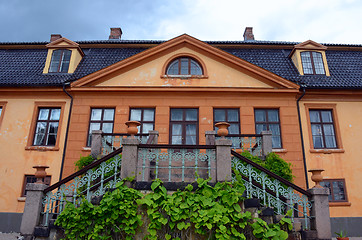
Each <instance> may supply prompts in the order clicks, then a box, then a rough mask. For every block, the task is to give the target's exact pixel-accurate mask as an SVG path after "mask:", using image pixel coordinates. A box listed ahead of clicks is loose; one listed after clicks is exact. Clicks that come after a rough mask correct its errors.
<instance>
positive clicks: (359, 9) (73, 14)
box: [0, 0, 362, 44]
mask: <svg viewBox="0 0 362 240" xmlns="http://www.w3.org/2000/svg"><path fill="white" fill-rule="evenodd" d="M361 23H362V0H248V1H246V0H57V1H55V0H0V42H27V41H30V42H32V41H49V40H50V35H51V34H52V33H59V34H61V35H62V36H63V37H66V38H68V39H70V40H73V41H79V40H106V39H108V36H109V33H110V30H109V29H110V27H121V28H122V31H123V35H122V39H126V40H169V39H171V38H174V37H177V36H179V35H181V34H184V33H187V34H189V35H191V36H193V37H195V38H198V39H200V40H210V41H211V40H223V41H224V40H230V41H235V40H239V41H241V40H243V33H244V30H245V27H253V32H254V36H255V40H268V41H290V42H303V41H306V40H309V39H311V40H313V41H316V42H319V43H342V44H362V31H361V30H362V27H361Z"/></svg>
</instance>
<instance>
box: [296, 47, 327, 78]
mask: <svg viewBox="0 0 362 240" xmlns="http://www.w3.org/2000/svg"><path fill="white" fill-rule="evenodd" d="M300 57H301V59H302V65H303V72H304V74H312V75H316V74H325V71H324V64H323V58H322V54H321V53H319V52H301V53H300Z"/></svg>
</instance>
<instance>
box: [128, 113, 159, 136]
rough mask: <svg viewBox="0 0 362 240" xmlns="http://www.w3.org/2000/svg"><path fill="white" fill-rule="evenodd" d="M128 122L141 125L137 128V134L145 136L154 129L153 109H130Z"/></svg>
mask: <svg viewBox="0 0 362 240" xmlns="http://www.w3.org/2000/svg"><path fill="white" fill-rule="evenodd" d="M129 120H131V121H138V122H140V123H141V125H140V126H138V133H141V134H146V133H148V132H149V131H152V130H154V128H155V109H153V108H132V109H131V111H130V116H129Z"/></svg>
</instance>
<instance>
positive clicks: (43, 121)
mask: <svg viewBox="0 0 362 240" xmlns="http://www.w3.org/2000/svg"><path fill="white" fill-rule="evenodd" d="M60 112H61V109H60V108H39V111H38V117H37V121H36V128H35V134H34V140H33V146H55V143H56V140H57V135H58V127H59V119H60Z"/></svg>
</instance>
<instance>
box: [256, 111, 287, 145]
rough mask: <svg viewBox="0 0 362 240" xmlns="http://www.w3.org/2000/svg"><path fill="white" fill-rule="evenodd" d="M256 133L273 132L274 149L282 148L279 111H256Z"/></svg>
mask: <svg viewBox="0 0 362 240" xmlns="http://www.w3.org/2000/svg"><path fill="white" fill-rule="evenodd" d="M254 113H255V132H256V134H260V133H261V132H262V131H271V132H272V147H273V148H282V140H281V134H280V120H279V110H278V109H255V111H254Z"/></svg>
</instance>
